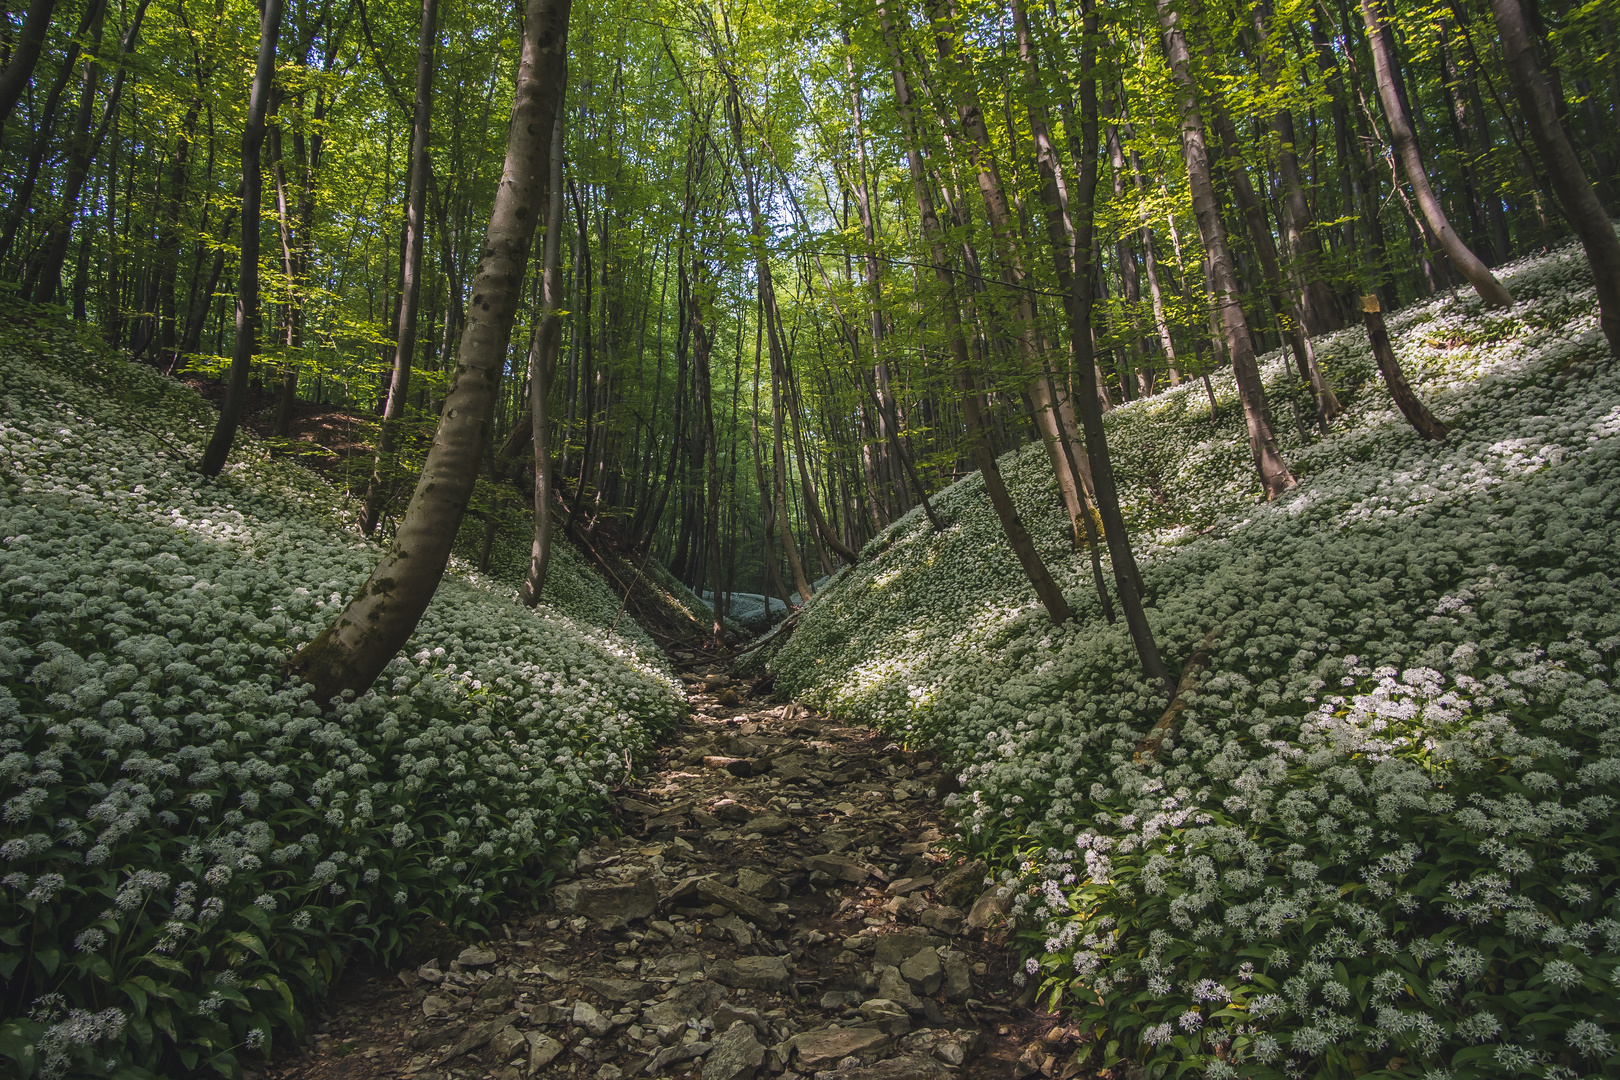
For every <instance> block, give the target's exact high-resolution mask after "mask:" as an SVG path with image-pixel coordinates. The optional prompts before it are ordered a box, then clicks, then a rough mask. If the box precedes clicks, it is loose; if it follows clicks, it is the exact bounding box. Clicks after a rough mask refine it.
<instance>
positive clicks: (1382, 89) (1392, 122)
mask: <svg viewBox="0 0 1620 1080" xmlns="http://www.w3.org/2000/svg"><path fill="white" fill-rule="evenodd" d="M1361 17H1362V21H1363V22H1365V23H1366V25H1367V44H1368V46H1369V47H1370V48H1371V51H1372V63H1373V78H1374V80H1375V81H1376V82H1377V84H1378V100H1379V102H1380V103H1381V104H1382V105H1383V106H1384V118H1385V119H1386V120H1387V121H1388V122H1389V137H1390V141H1391V142H1392V143H1394V144H1395V153H1396V154H1397V155H1398V156H1399V157H1400V159H1401V168H1402V170H1403V171H1405V173H1406V181H1407V183H1409V184H1411V185H1412V195H1413V196H1414V197H1415V198H1416V199H1417V204H1418V209H1419V210H1420V211H1421V212H1422V214H1423V220H1424V221H1426V222H1428V225H1429V228H1430V229H1431V230H1433V232H1434V236H1435V239H1436V241H1437V242H1438V243H1439V245H1440V250H1441V251H1443V252H1445V255H1446V258H1447V259H1448V260H1450V262H1451V265H1452V266H1454V267H1455V268H1456V270H1457V272H1458V273H1459V274H1461V275H1462V276H1463V277H1464V278H1466V279H1467V281H1468V283H1469V284H1470V285H1472V286H1473V287H1474V291H1475V292H1477V293H1478V294H1479V298H1480V299H1481V300H1483V301H1485V306H1486V307H1492V308H1505V307H1512V306H1513V296H1512V294H1511V293H1509V292H1508V291H1507V289H1505V288H1503V287H1502V283H1501V282H1500V281H1497V280H1496V276H1495V275H1494V274H1492V273H1491V271H1490V268H1489V267H1487V266H1486V265H1485V264H1484V262H1482V261H1481V260H1480V258H1479V256H1478V255H1475V254H1474V253H1473V252H1472V251H1471V250H1469V247H1468V245H1467V244H1465V243H1463V241H1462V237H1460V236H1458V235H1457V230H1455V229H1453V228H1452V227H1451V222H1450V220H1448V219H1447V217H1446V211H1445V208H1444V207H1442V206H1441V205H1440V200H1439V198H1438V197H1437V196H1436V195H1435V193H1434V188H1433V187H1432V186H1430V184H1429V174H1428V172H1427V171H1426V170H1425V169H1424V166H1423V155H1422V153H1421V152H1420V151H1419V149H1418V142H1417V132H1415V131H1414V130H1413V129H1412V115H1411V112H1410V110H1409V109H1408V108H1407V104H1406V100H1405V96H1404V95H1403V94H1402V93H1401V90H1400V86H1399V84H1398V82H1397V79H1398V76H1397V74H1396V68H1395V42H1394V34H1393V33H1392V32H1391V31H1390V29H1389V27H1388V26H1387V25H1386V24H1385V23H1384V21H1383V17H1382V15H1380V14H1379V10H1378V0H1361Z"/></svg>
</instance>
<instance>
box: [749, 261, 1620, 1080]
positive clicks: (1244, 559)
mask: <svg viewBox="0 0 1620 1080" xmlns="http://www.w3.org/2000/svg"><path fill="white" fill-rule="evenodd" d="M1503 280H1504V282H1505V283H1506V284H1507V286H1508V287H1509V288H1510V289H1511V290H1512V291H1513V293H1514V295H1515V297H1516V298H1517V299H1518V301H1519V303H1518V304H1516V305H1515V306H1514V308H1513V309H1512V310H1511V311H1508V312H1499V313H1498V312H1493V313H1486V312H1484V311H1482V310H1481V308H1480V306H1479V304H1478V303H1477V301H1474V300H1472V299H1471V298H1458V297H1456V296H1454V295H1448V296H1445V297H1442V298H1439V299H1437V300H1435V301H1432V302H1429V303H1425V304H1420V305H1415V306H1413V307H1409V308H1407V309H1405V310H1403V311H1401V312H1399V313H1397V314H1396V315H1394V316H1393V317H1392V318H1391V320H1390V323H1391V329H1392V333H1393V335H1394V337H1395V342H1396V348H1397V351H1398V352H1399V353H1400V356H1401V359H1402V362H1403V364H1405V365H1406V367H1407V372H1408V376H1409V378H1411V380H1412V382H1413V383H1414V385H1415V386H1416V387H1417V389H1418V392H1419V393H1420V394H1421V395H1422V396H1423V397H1424V398H1425V399H1426V400H1427V401H1428V403H1429V404H1430V406H1431V408H1433V410H1434V411H1435V412H1436V413H1437V415H1439V416H1440V417H1441V419H1443V420H1444V421H1445V422H1446V423H1447V424H1449V425H1451V428H1452V432H1453V434H1452V436H1451V438H1450V439H1449V440H1448V441H1447V442H1446V443H1444V444H1442V445H1430V444H1425V443H1423V442H1421V441H1420V440H1419V439H1418V438H1417V437H1416V436H1415V435H1414V434H1413V432H1412V431H1411V430H1410V428H1409V427H1407V426H1406V424H1405V422H1404V421H1403V420H1402V419H1401V417H1400V416H1399V414H1398V413H1396V412H1395V410H1394V408H1393V405H1392V404H1391V403H1390V401H1389V398H1388V395H1387V393H1386V392H1385V391H1384V390H1383V387H1382V385H1381V384H1380V383H1379V382H1378V381H1377V375H1376V370H1375V369H1374V367H1373V363H1372V359H1371V356H1370V354H1369V351H1368V348H1367V345H1366V338H1365V335H1364V334H1363V333H1362V332H1361V331H1360V330H1359V329H1357V328H1352V329H1349V330H1346V331H1343V332H1341V333H1339V334H1336V335H1334V336H1332V337H1330V338H1327V339H1323V340H1320V341H1318V343H1317V349H1318V356H1319V358H1320V360H1321V361H1322V363H1323V365H1324V366H1325V368H1326V369H1327V371H1328V373H1329V375H1330V377H1331V378H1332V379H1333V381H1334V383H1335V385H1336V386H1337V387H1339V388H1341V392H1342V395H1343V396H1344V398H1345V400H1346V401H1347V403H1348V404H1349V406H1350V408H1349V413H1348V416H1347V417H1346V418H1345V419H1344V420H1341V421H1339V422H1338V423H1337V425H1336V428H1335V433H1334V434H1333V435H1332V436H1331V437H1329V438H1327V439H1325V440H1323V441H1321V442H1318V443H1315V444H1314V445H1311V446H1309V447H1307V448H1303V449H1302V448H1300V447H1299V446H1298V444H1297V438H1295V439H1291V440H1290V439H1285V448H1286V450H1287V451H1288V454H1289V457H1290V459H1291V461H1292V463H1293V465H1294V466H1295V468H1296V470H1297V472H1298V473H1299V475H1300V477H1301V484H1300V487H1299V488H1298V490H1297V491H1294V492H1292V493H1291V494H1289V495H1288V496H1286V497H1285V498H1283V499H1280V500H1278V501H1277V502H1276V503H1273V504H1269V505H1266V504H1261V503H1259V502H1258V498H1257V496H1258V487H1257V484H1256V483H1255V481H1254V477H1253V472H1252V469H1251V468H1250V466H1249V463H1248V460H1247V449H1246V446H1245V444H1244V442H1243V439H1242V437H1241V434H1240V432H1239V426H1240V424H1241V418H1240V416H1239V415H1238V411H1237V409H1236V406H1235V400H1234V397H1233V387H1232V384H1231V381H1230V377H1229V376H1228V377H1226V378H1225V380H1224V381H1222V380H1218V381H1217V387H1218V393H1219V395H1220V397H1221V411H1222V416H1221V418H1220V419H1219V420H1217V421H1215V422H1211V421H1210V420H1209V418H1208V417H1209V410H1208V404H1207V400H1206V399H1205V398H1204V396H1203V390H1202V387H1197V388H1191V387H1188V388H1183V389H1181V390H1176V391H1172V392H1170V393H1167V394H1164V395H1161V396H1159V397H1157V398H1154V399H1151V400H1148V401H1144V402H1140V403H1137V404H1134V405H1130V406H1127V407H1125V408H1121V409H1118V410H1116V411H1115V412H1114V413H1113V414H1112V415H1111V417H1110V418H1109V426H1110V439H1111V447H1112V448H1113V450H1114V453H1115V460H1116V462H1118V463H1119V467H1120V469H1121V471H1122V473H1123V474H1124V475H1123V476H1122V481H1123V483H1122V486H1123V488H1124V490H1126V491H1127V492H1129V493H1130V495H1131V497H1132V499H1133V501H1132V503H1131V504H1130V505H1129V507H1128V513H1129V515H1130V518H1131V521H1132V526H1133V529H1134V534H1133V538H1134V540H1135V541H1136V544H1137V549H1138V551H1139V553H1140V557H1141V560H1142V572H1143V576H1144V579H1145V582H1146V586H1147V591H1148V594H1149V596H1150V598H1151V600H1152V607H1151V609H1150V611H1149V617H1150V621H1151V623H1152V625H1153V628H1154V631H1155V633H1156V634H1157V636H1158V641H1159V643H1160V646H1161V648H1162V649H1163V651H1164V653H1165V655H1166V657H1167V659H1168V661H1169V663H1170V664H1171V666H1172V669H1173V670H1174V669H1176V668H1179V666H1180V665H1181V664H1182V663H1183V662H1184V660H1185V659H1186V658H1187V657H1188V656H1189V655H1190V654H1191V653H1192V652H1193V650H1194V649H1195V648H1196V647H1197V646H1198V644H1199V643H1200V642H1201V641H1203V640H1204V639H1205V637H1206V635H1209V634H1212V633H1213V634H1214V635H1216V636H1218V644H1217V646H1216V648H1215V651H1214V655H1213V657H1212V660H1211V663H1210V666H1209V671H1208V673H1207V674H1206V675H1205V676H1204V678H1203V680H1202V684H1201V686H1200V687H1199V690H1198V692H1197V693H1196V694H1195V695H1194V696H1193V699H1192V701H1193V707H1192V709H1191V710H1189V711H1188V712H1187V713H1186V714H1184V717H1183V722H1182V725H1181V728H1180V730H1179V731H1178V732H1177V733H1176V736H1175V737H1174V738H1173V739H1170V740H1167V741H1166V742H1165V743H1164V745H1163V747H1162V749H1161V750H1160V752H1159V754H1158V756H1157V757H1155V756H1153V755H1152V754H1141V753H1139V747H1140V745H1141V744H1142V741H1143V738H1144V736H1145V735H1146V733H1147V731H1148V729H1149V727H1150V726H1151V725H1152V724H1153V722H1154V721H1155V720H1156V719H1158V717H1159V715H1160V713H1161V712H1162V711H1163V709H1164V704H1165V703H1164V701H1163V699H1162V697H1161V696H1160V695H1159V693H1158V692H1156V691H1155V690H1154V688H1152V687H1150V686H1149V685H1148V684H1147V683H1146V682H1145V680H1144V679H1143V678H1142V677H1141V675H1140V674H1139V671H1138V668H1137V664H1136V659H1135V656H1134V653H1133V651H1132V649H1131V645H1130V642H1129V639H1128V637H1127V635H1126V632H1125V628H1124V625H1123V623H1121V624H1118V625H1114V626H1109V625H1107V624H1106V623H1104V622H1103V620H1102V617H1101V613H1100V609H1099V605H1098V602H1097V599H1096V597H1095V595H1094V594H1093V593H1092V592H1091V588H1090V584H1089V570H1088V567H1087V564H1086V563H1085V561H1084V557H1083V556H1081V555H1076V554H1074V553H1072V552H1069V551H1068V550H1067V543H1066V537H1065V527H1064V522H1063V520H1062V514H1061V511H1060V510H1059V509H1058V503H1057V498H1056V492H1055V490H1054V489H1053V485H1052V483H1051V480H1050V474H1049V471H1048V469H1047V466H1046V462H1045V456H1044V454H1043V453H1042V452H1041V450H1040V448H1039V447H1031V448H1027V449H1026V450H1024V451H1022V452H1020V453H1017V454H1013V455H1009V456H1008V457H1007V458H1006V459H1004V461H1003V468H1004V469H1005V471H1006V473H1007V478H1008V481H1009V485H1010V486H1011V488H1012V491H1013V494H1014V497H1015V498H1016V500H1017V501H1018V505H1019V511H1020V513H1021V514H1022V516H1023V517H1024V519H1025V521H1026V523H1027V524H1028V525H1029V527H1030V529H1031V531H1032V532H1033V533H1034V534H1035V536H1036V537H1037V540H1038V541H1039V543H1040V544H1041V547H1042V549H1043V551H1044V553H1045V555H1046V557H1047V559H1048V560H1049V562H1050V564H1051V565H1052V567H1053V569H1054V571H1055V573H1056V574H1057V576H1058V578H1059V581H1060V583H1061V584H1062V586H1063V588H1064V591H1065V593H1066V594H1067V595H1068V597H1069V599H1070V602H1071V603H1072V604H1073V605H1074V607H1075V611H1076V618H1075V619H1074V620H1073V621H1072V622H1071V623H1069V624H1067V625H1065V626H1063V627H1059V628H1054V627H1053V626H1052V625H1051V624H1050V622H1049V621H1048V620H1047V618H1046V617H1045V615H1044V613H1042V612H1041V611H1040V610H1039V609H1038V607H1037V605H1036V603H1035V599H1034V596H1033V593H1032V591H1031V590H1030V588H1029V586H1028V584H1027V582H1026V581H1025V580H1024V579H1023V578H1022V577H1021V575H1020V573H1019V570H1018V567H1017V564H1016V562H1015V561H1014V560H1013V558H1012V557H1011V556H1010V554H1008V552H1007V550H1006V545H1005V543H1004V541H1003V540H1002V539H1001V537H1000V534H999V530H998V527H997V524H996V519H995V517H994V514H993V513H992V512H991V510H990V507H989V505H988V503H987V501H986V500H985V499H984V498H983V496H982V485H981V482H980V480H979V478H978V477H977V476H974V477H970V478H968V479H966V480H964V481H963V482H961V483H959V484H957V485H956V486H954V487H953V488H951V489H949V490H947V491H946V492H943V493H942V494H941V495H940V496H939V498H938V500H937V505H938V506H939V508H940V509H941V510H942V511H943V512H944V513H945V514H946V515H947V516H948V517H949V519H950V521H951V524H950V527H949V528H947V529H946V530H945V532H944V533H943V534H940V535H934V534H932V533H931V532H930V531H929V529H928V527H927V523H926V522H925V521H923V520H921V518H920V516H919V515H917V514H912V515H910V516H909V517H908V518H906V519H904V520H902V521H900V522H898V523H896V524H895V525H894V526H893V527H892V528H890V529H889V530H888V531H887V532H886V533H885V534H884V535H883V536H881V537H879V538H878V539H877V540H876V541H874V542H873V544H871V545H870V546H869V547H868V549H867V550H866V551H865V552H864V553H863V554H864V556H865V558H864V561H863V562H862V563H861V564H860V565H859V566H857V567H855V568H853V569H851V570H849V571H847V572H845V573H843V574H842V575H841V576H840V577H839V578H837V579H836V580H835V581H834V582H833V583H832V584H831V585H830V586H829V588H828V589H827V590H826V591H825V592H823V593H821V594H819V595H818V596H817V597H816V599H815V601H814V602H813V603H812V604H811V605H810V606H809V607H808V608H807V610H806V611H805V613H804V615H803V616H802V617H801V620H800V625H799V627H798V629H797V632H796V633H795V634H794V635H793V636H792V638H791V639H789V640H788V641H787V642H786V644H785V645H782V646H781V647H780V650H779V651H778V652H777V653H776V654H775V655H774V656H772V657H771V658H770V666H771V667H772V669H773V670H774V671H775V672H776V673H777V675H778V682H777V686H778V687H779V689H782V690H785V691H787V692H791V693H794V694H796V695H799V696H801V697H803V699H804V700H806V701H808V702H811V703H813V704H816V705H818V706H820V707H823V708H826V709H829V710H830V711H834V712H836V713H838V714H840V715H842V716H845V717H848V718H851V719H861V720H869V721H871V722H873V723H876V724H878V725H881V726H883V727H884V728H886V729H887V730H889V731H891V732H892V733H894V734H896V735H900V736H904V737H906V738H908V739H911V740H914V741H917V742H923V743H928V744H932V745H934V746H936V747H937V748H939V749H940V750H941V751H942V752H943V753H944V754H945V755H946V756H947V758H948V760H949V761H950V762H951V763H952V765H953V766H954V768H955V771H956V772H957V773H958V774H959V779H960V784H961V785H962V788H963V791H962V793H961V794H960V795H959V796H955V797H954V799H955V801H956V806H957V809H958V812H959V815H960V820H961V825H962V834H961V843H962V845H963V846H964V847H965V848H966V849H968V850H970V851H972V852H975V853H978V854H980V855H983V856H985V857H987V858H988V860H989V862H990V864H991V866H992V867H993V868H999V869H1000V870H1001V871H1002V872H1003V873H1004V875H1006V876H1004V878H1003V880H1004V881H1006V882H1007V883H1008V884H1010V885H1012V886H1013V889H1012V893H1013V895H1012V899H1011V903H1012V904H1013V907H1014V909H1015V911H1017V912H1020V913H1022V914H1023V916H1024V918H1023V919H1022V922H1021V925H1022V927H1023V941H1024V945H1025V947H1026V949H1027V950H1028V954H1029V960H1028V968H1029V973H1030V975H1031V976H1033V977H1036V978H1038V979H1040V980H1041V985H1042V988H1043V990H1044V992H1046V993H1047V994H1049V995H1051V996H1052V998H1053V1000H1058V1001H1068V1002H1072V1003H1074V1007H1075V1008H1077V1009H1079V1010H1080V1012H1081V1013H1082V1014H1083V1016H1084V1017H1085V1018H1086V1019H1087V1020H1088V1021H1089V1022H1090V1023H1091V1024H1092V1025H1093V1026H1094V1028H1093V1029H1094V1031H1095V1034H1096V1041H1095V1042H1094V1043H1093V1044H1090V1046H1089V1047H1088V1048H1087V1049H1086V1051H1085V1052H1086V1053H1090V1052H1092V1051H1093V1050H1094V1051H1095V1052H1096V1054H1097V1059H1098V1060H1101V1059H1103V1058H1113V1057H1117V1056H1119V1055H1121V1054H1130V1055H1133V1056H1138V1057H1139V1058H1141V1059H1143V1060H1145V1061H1146V1062H1147V1063H1148V1065H1149V1066H1150V1068H1153V1069H1158V1068H1160V1067H1161V1066H1166V1065H1168V1064H1169V1063H1172V1062H1180V1063H1182V1066H1181V1067H1188V1066H1196V1067H1199V1068H1202V1069H1204V1070H1205V1071H1207V1074H1208V1075H1210V1076H1215V1077H1220V1076H1230V1075H1235V1074H1236V1073H1237V1072H1239V1071H1241V1072H1242V1073H1243V1074H1245V1075H1255V1076H1273V1075H1275V1076H1282V1075H1284V1073H1285V1072H1287V1073H1297V1072H1298V1071H1299V1070H1305V1071H1306V1072H1307V1073H1311V1074H1319V1075H1361V1074H1365V1073H1367V1072H1368V1071H1369V1070H1373V1071H1375V1072H1381V1073H1382V1074H1386V1075H1414V1076H1415V1075H1423V1074H1424V1073H1425V1071H1426V1070H1430V1071H1429V1072H1428V1075H1431V1076H1441V1075H1453V1073H1454V1075H1456V1076H1458V1077H1462V1076H1473V1075H1509V1074H1513V1073H1515V1072H1517V1071H1524V1070H1531V1071H1533V1072H1534V1074H1535V1075H1547V1076H1552V1075H1554V1071H1556V1070H1558V1069H1562V1070H1565V1071H1564V1072H1561V1073H1558V1075H1566V1076H1575V1075H1582V1074H1585V1073H1587V1072H1589V1071H1593V1070H1596V1071H1597V1072H1599V1073H1602V1072H1604V1071H1608V1072H1609V1073H1610V1074H1611V1075H1612V1071H1613V1069H1614V1067H1615V1066H1616V1064H1620V1059H1616V1057H1615V1051H1614V1044H1613V1034H1612V1032H1613V1030H1614V1028H1615V1026H1616V1024H1617V1023H1620V1008H1617V1005H1616V991H1615V985H1614V983H1613V982H1611V979H1610V977H1611V975H1614V976H1615V977H1616V979H1620V921H1617V918H1620V908H1617V907H1616V904H1615V899H1614V882H1615V881H1616V880H1617V875H1620V861H1617V856H1620V830H1617V829H1616V826H1615V822H1614V816H1613V811H1614V809H1615V807H1616V806H1617V805H1620V803H1617V801H1616V800H1617V797H1620V789H1617V781H1620V696H1617V695H1616V693H1615V692H1614V690H1613V689H1611V687H1610V685H1609V682H1608V680H1609V678H1610V669H1611V667H1612V665H1613V663H1614V661H1615V652H1616V648H1617V646H1620V587H1617V581H1620V373H1617V372H1616V369H1615V364H1614V361H1613V360H1612V359H1611V358H1609V356H1608V355H1607V352H1606V349H1605V348H1604V346H1603V342H1602V338H1601V336H1600V335H1599V334H1598V333H1597V331H1596V323H1595V314H1594V303H1593V300H1592V294H1591V291H1590V282H1589V278H1588V277H1587V276H1586V267H1585V263H1584V260H1583V259H1582V258H1581V256H1580V253H1579V251H1578V250H1573V251H1572V250H1570V249H1564V250H1562V251H1558V252H1555V253H1553V254H1551V255H1548V256H1544V257H1541V258H1536V259H1531V260H1527V261H1525V262H1521V263H1518V264H1515V265H1514V266H1512V267H1509V268H1507V269H1506V272H1505V273H1504V275H1503ZM1267 360H1268V361H1269V363H1268V364H1267V365H1266V368H1265V370H1266V373H1267V375H1268V377H1269V379H1271V380H1273V386H1272V392H1273V396H1272V401H1273V409H1274V411H1275V412H1276V413H1277V419H1278V422H1279V427H1280V428H1282V427H1284V426H1286V418H1287V415H1288V414H1287V409H1286V405H1285V404H1284V403H1283V402H1284V399H1282V398H1281V396H1280V391H1279V390H1278V388H1277V387H1276V385H1275V380H1277V379H1278V378H1279V377H1280V376H1281V375H1282V373H1283V360H1282V358H1281V357H1278V356H1276V355H1272V356H1270V357H1268V358H1267ZM1549 1068H1550V1069H1553V1070H1554V1071H1547V1070H1548V1069H1549ZM1447 1069H1450V1070H1453V1073H1447V1072H1445V1070H1447ZM1432 1070H1441V1071H1439V1072H1434V1071H1432ZM1154 1075H1157V1073H1155V1074H1154Z"/></svg>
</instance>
